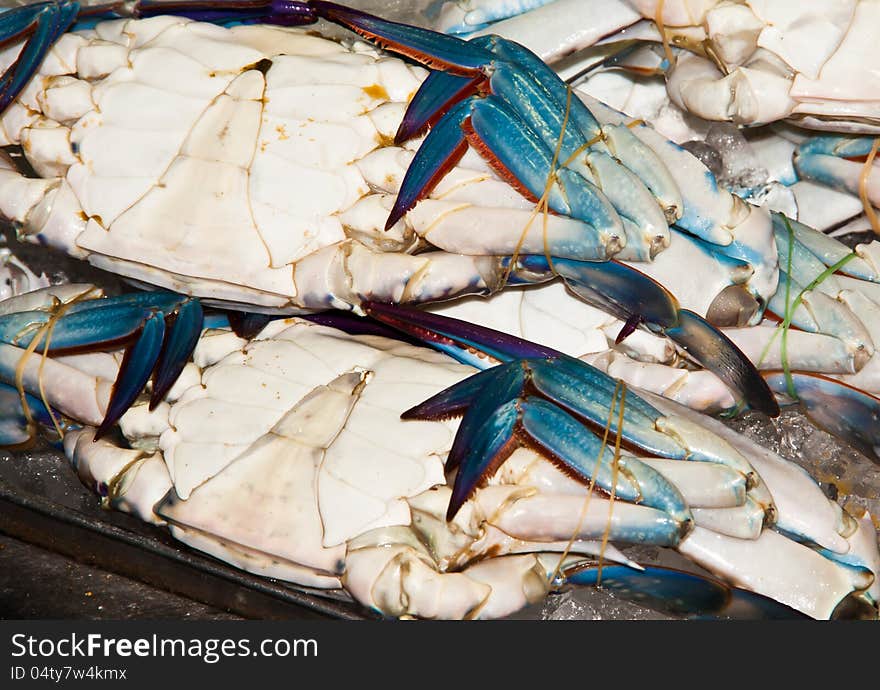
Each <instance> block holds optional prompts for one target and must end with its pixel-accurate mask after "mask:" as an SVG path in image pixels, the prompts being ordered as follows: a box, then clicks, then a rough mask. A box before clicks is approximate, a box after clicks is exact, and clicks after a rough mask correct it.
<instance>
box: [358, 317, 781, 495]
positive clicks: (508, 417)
mask: <svg viewBox="0 0 880 690" xmlns="http://www.w3.org/2000/svg"><path fill="white" fill-rule="evenodd" d="M364 308H365V310H366V312H367V313H368V314H369V315H371V316H373V317H374V318H376V319H378V320H380V321H382V322H384V323H386V324H388V325H390V326H393V327H395V328H399V329H401V330H403V331H404V332H408V333H409V334H411V335H414V336H416V337H420V338H422V339H423V340H425V342H427V343H428V344H430V345H432V346H434V347H437V348H438V349H441V350H443V351H445V352H447V353H449V354H450V355H451V356H453V357H456V358H457V359H460V361H465V362H467V363H470V364H473V365H475V366H478V367H479V368H481V369H487V367H488V370H487V371H484V372H483V373H481V374H477V375H475V376H472V377H470V378H468V379H465V380H463V381H462V382H460V383H458V384H456V385H455V386H452V387H450V388H448V389H446V390H444V391H441V392H440V393H438V394H437V395H435V396H433V397H432V398H430V399H428V400H426V401H424V402H423V403H421V404H420V405H418V406H416V407H415V408H413V409H411V410H409V411H407V412H405V413H404V415H405V416H406V417H413V418H420V419H422V418H424V419H441V418H445V417H449V416H454V415H457V414H461V413H462V412H463V411H464V410H465V409H467V413H466V414H465V418H464V419H463V420H462V424H461V426H460V427H459V434H458V436H457V438H456V441H454V442H453V448H452V450H451V451H450V458H451V463H452V465H451V466H452V467H455V466H456V465H457V464H459V463H461V466H460V467H459V478H457V480H456V481H457V484H458V492H457V493H456V498H457V499H458V498H459V497H460V496H462V495H464V496H465V497H466V496H467V495H469V494H470V493H471V492H472V491H473V489H474V488H476V487H477V486H478V485H479V484H480V483H481V482H482V481H483V477H484V476H485V475H487V474H491V473H493V472H494V471H495V469H497V466H498V465H499V464H500V460H498V461H497V462H496V458H497V457H501V456H503V457H506V455H509V453H510V452H512V448H511V447H510V446H509V445H507V443H508V442H509V441H510V440H511V438H512V437H513V436H514V435H515V434H514V432H516V434H518V435H517V436H516V438H517V440H518V441H519V440H521V439H525V440H524V441H523V442H524V443H525V444H526V445H533V446H535V447H538V448H541V449H542V452H548V450H549V453H550V454H551V456H552V454H553V453H554V452H555V449H556V447H557V446H558V444H559V438H560V435H559V434H556V435H555V436H554V437H553V438H550V437H549V436H547V435H545V434H546V430H545V429H544V428H542V425H541V424H536V423H535V422H534V418H533V420H532V421H531V422H529V423H530V424H531V429H530V430H529V429H526V430H524V431H523V430H521V429H522V427H523V426H525V424H526V422H524V421H523V420H525V418H526V415H525V414H524V409H528V408H529V406H531V405H532V400H531V398H532V396H530V395H525V396H523V395H519V396H517V397H514V396H516V394H517V392H518V391H528V392H529V393H532V392H534V394H535V395H539V396H540V398H541V399H543V400H544V401H547V402H550V403H553V405H554V406H556V407H557V408H559V409H560V411H564V412H565V413H566V415H569V416H570V417H571V418H572V419H575V418H576V419H577V420H579V421H581V422H583V423H586V424H587V425H588V426H589V427H590V428H592V429H599V430H601V429H607V430H608V433H609V434H614V435H615V436H616V435H618V434H619V435H620V436H621V437H622V439H623V440H624V441H625V442H627V443H628V444H631V445H633V446H635V447H637V448H641V449H644V450H645V451H647V452H649V453H650V454H652V455H655V456H658V457H665V458H672V459H678V460H685V459H688V460H699V461H707V462H712V463H719V464H722V465H726V466H728V467H730V468H731V469H734V470H735V471H737V472H738V473H740V475H741V476H743V477H744V478H745V481H746V485H747V487H748V488H749V490H750V491H751V492H753V493H752V495H753V497H754V498H756V499H758V500H759V501H760V502H761V503H762V505H764V506H765V510H770V509H771V504H772V499H770V497H769V494H767V492H766V490H764V489H763V488H762V487H761V482H760V479H759V477H758V476H757V474H756V473H755V472H754V470H753V469H752V467H751V466H750V464H749V463H748V462H747V461H745V460H744V459H743V458H741V456H740V455H739V454H738V453H737V452H736V451H733V450H732V448H730V446H729V445H727V444H725V443H723V442H722V443H721V445H718V444H717V443H716V441H715V437H713V436H707V435H706V434H701V433H700V431H699V429H698V428H697V427H696V425H693V424H691V423H689V422H688V421H687V420H686V419H683V418H681V417H680V416H676V415H673V416H669V417H664V415H663V413H661V412H659V411H658V410H657V408H656V407H655V406H654V405H652V404H650V403H648V402H646V401H645V400H644V399H643V398H642V397H640V396H639V395H636V394H633V393H629V394H627V396H626V400H625V403H624V404H623V412H622V413H621V414H622V421H623V424H622V425H618V423H617V420H616V419H615V415H610V418H609V410H611V409H613V407H614V406H616V404H617V403H616V402H615V393H616V389H617V386H618V384H617V382H616V381H615V380H614V379H612V378H611V377H609V376H608V375H607V374H604V373H603V372H601V371H599V370H598V369H595V368H593V367H591V366H589V365H587V364H586V363H585V362H583V361H581V360H577V359H574V358H571V357H567V356H565V355H562V354H561V353H558V352H555V351H553V350H551V349H550V348H545V347H541V346H536V345H533V344H532V343H529V342H528V341H525V340H521V339H519V338H514V337H512V336H508V335H506V334H504V333H500V332H498V331H494V330H492V329H488V328H483V327H479V326H474V325H473V324H467V323H465V322H461V321H458V320H457V319H451V318H449V317H441V316H439V315H436V314H429V313H425V312H422V311H419V310H416V309H408V308H403V307H391V306H390V305H382V304H372V303H370V304H366V305H364ZM462 352H469V354H465V355H462V354H461V353H462ZM475 352H476V353H482V356H480V355H478V354H477V355H475V354H474V353H475ZM496 358H497V359H496ZM499 360H500V361H502V362H509V364H503V365H501V367H498V368H496V369H493V368H491V367H492V365H493V364H494V363H495V362H496V361H499ZM521 372H522V373H521ZM487 391H489V392H490V393H487ZM511 400H513V401H514V402H512V403H511ZM523 400H525V403H523V402H522V401H523ZM517 401H520V402H517ZM493 403H494V406H493ZM502 404H504V405H505V409H504V410H503V411H498V407H499V405H502ZM541 409H542V410H543V409H545V408H544V407H543V406H542V407H541ZM532 414H533V415H534V417H537V416H538V415H537V414H535V413H532ZM493 415H494V417H493ZM569 416H565V415H562V414H555V413H554V414H553V417H552V418H553V419H554V423H555V424H559V425H563V424H564V425H565V427H566V429H568V431H567V432H566V433H575V430H574V428H573V426H572V425H571V422H570V421H569ZM546 419H547V417H544V420H543V424H544V425H546V424H547V423H546ZM548 428H549V427H548ZM668 431H671V433H667V432H668ZM563 437H564V436H563ZM578 438H580V437H579V436H578ZM477 439H482V441H481V444H482V445H483V446H484V447H483V450H484V451H485V456H484V457H483V458H481V457H480V455H479V453H477V452H475V451H473V446H474V444H475V443H476V440H477ZM545 443H546V444H547V445H544V444H545ZM578 443H584V444H588V443H591V442H589V441H587V440H585V439H583V440H580V441H578ZM564 445H567V444H564ZM548 447H549V448H548ZM592 448H593V451H591V452H590V453H588V454H587V455H588V456H589V458H586V459H585V461H586V464H587V466H588V467H589V468H592V467H594V466H595V464H596V458H597V457H598V456H599V454H598V447H597V446H593V447H592ZM563 450H566V452H570V453H572V454H573V455H572V457H567V456H566V457H559V456H556V459H557V460H558V461H559V464H560V466H563V467H566V468H567V469H566V471H568V472H571V473H573V474H575V475H580V476H590V477H593V473H592V470H590V471H589V472H588V473H585V472H584V468H583V463H584V461H582V460H579V459H578V458H577V457H575V456H574V454H575V453H576V452H577V451H575V450H571V451H569V450H567V449H566V448H564V449H563ZM505 453H506V455H505ZM485 458H488V460H487V459H485ZM502 459H503V458H502ZM465 463H467V464H465ZM643 476H645V477H646V478H647V477H648V476H649V475H647V474H645V475H643ZM593 479H594V480H597V479H596V478H595V477H593ZM719 481H721V482H722V483H726V480H721V479H720V478H719ZM649 484H650V482H648V481H647V480H646V486H647V485H649ZM606 486H608V487H609V488H610V486H611V485H610V484H606ZM676 491H677V490H676ZM719 491H720V492H721V493H724V492H726V491H727V489H719ZM461 500H464V499H461ZM450 508H451V509H453V506H450Z"/></svg>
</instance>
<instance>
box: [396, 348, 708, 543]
mask: <svg viewBox="0 0 880 690" xmlns="http://www.w3.org/2000/svg"><path fill="white" fill-rule="evenodd" d="M557 363H558V361H557V360H556V359H555V358H544V359H526V360H518V361H514V362H511V363H509V364H503V365H500V366H499V367H497V368H494V369H490V370H488V371H485V372H481V373H479V374H476V375H475V376H473V377H471V378H469V379H466V380H465V381H464V382H462V383H461V384H458V385H457V386H453V387H452V388H450V389H447V390H446V391H443V392H441V393H440V394H438V396H435V397H434V398H431V399H429V400H427V401H425V402H424V403H422V404H420V405H417V406H416V407H413V408H411V409H409V410H407V411H406V412H404V413H403V414H402V415H401V417H402V418H404V419H431V418H438V417H447V416H450V414H451V412H453V411H456V412H457V411H458V410H459V409H460V407H461V405H462V404H463V403H464V402H465V401H466V400H467V398H468V397H470V396H468V395H467V394H468V393H473V392H474V391H476V392H475V395H473V397H471V399H470V400H468V401H467V402H468V405H467V411H466V412H465V415H464V419H463V420H462V423H461V426H460V427H459V431H458V433H457V434H456V438H455V441H454V443H453V447H452V449H451V450H450V453H449V456H448V458H447V468H450V469H455V468H457V469H458V474H457V475H456V478H455V484H454V486H453V489H452V497H451V499H450V502H449V509H448V512H447V520H452V519H453V518H454V517H455V515H456V514H457V513H458V511H459V509H460V508H461V506H462V505H463V504H464V503H465V501H467V500H468V499H469V498H470V497H471V495H472V494H473V492H474V491H475V490H476V489H477V488H478V487H479V486H480V485H481V484H482V483H484V482H485V481H486V479H487V478H488V477H490V476H491V475H492V474H494V473H495V471H496V470H497V469H498V468H499V467H500V466H501V464H502V463H503V462H504V461H505V460H506V459H507V458H508V457H509V456H510V455H511V454H512V453H513V451H514V450H516V449H517V448H518V447H520V446H528V447H532V448H534V449H536V450H538V451H539V452H541V453H542V454H543V455H544V456H545V457H547V458H549V459H550V460H551V461H552V462H554V463H555V464H556V465H557V466H558V467H560V469H562V470H563V471H564V472H566V473H568V474H570V475H573V476H575V477H577V478H578V479H580V480H581V481H583V482H584V483H587V484H594V485H595V486H597V487H599V488H600V489H602V490H603V491H605V492H606V493H609V494H613V495H615V496H619V497H620V498H622V499H624V500H627V501H631V502H640V503H641V504H642V505H645V506H647V507H651V508H656V509H658V510H659V511H661V512H663V513H664V514H665V515H666V516H667V517H668V519H666V520H659V521H658V522H655V523H652V525H653V527H652V526H651V525H645V524H640V525H639V526H638V528H635V531H637V532H638V533H639V534H643V535H645V536H647V535H648V534H650V537H648V538H649V540H650V541H651V543H659V542H663V543H666V544H673V545H674V544H676V543H678V540H679V539H680V538H681V537H683V536H684V535H686V534H687V532H688V531H689V529H690V526H691V523H692V517H691V515H690V510H689V509H688V507H687V504H686V503H685V501H684V499H683V498H682V496H681V494H680V493H679V492H678V490H677V489H676V488H675V487H674V486H673V485H672V484H670V483H669V482H668V481H667V480H666V479H665V478H664V477H663V475H661V474H660V473H659V472H657V471H655V470H653V469H652V468H650V467H649V466H648V465H645V464H644V463H642V462H641V461H639V460H638V459H636V458H634V457H631V456H626V455H624V456H619V457H618V456H615V454H614V452H613V451H612V450H611V449H610V448H608V447H607V444H606V443H605V442H603V441H602V440H600V439H599V438H598V437H597V436H596V435H595V434H593V433H592V432H591V431H590V430H589V429H588V428H586V427H585V426H584V425H583V424H582V423H581V421H580V420H578V419H576V418H575V417H574V416H572V414H569V412H568V411H567V410H576V411H580V410H584V411H586V412H587V414H589V415H590V416H591V417H593V418H595V415H594V412H595V409H596V407H597V400H596V398H597V397H601V398H604V397H605V396H601V395H599V396H595V397H594V392H593V391H590V390H589V389H587V387H583V388H582V389H581V390H580V391H575V390H572V389H571V388H569V387H565V386H564V385H562V386H560V387H559V389H558V390H559V395H558V396H557V397H555V398H551V397H550V393H548V392H546V391H545V389H547V388H550V386H548V385H546V383H548V382H547V381H546V380H543V379H542V376H543V377H544V379H546V378H551V379H552V377H553V373H554V371H555V369H556V366H557ZM481 379H482V380H481ZM535 379H539V380H540V383H535ZM549 383H550V384H551V385H552V383H554V382H553V381H552V380H551V381H550V382H549ZM541 384H544V385H541ZM554 392H555V391H554ZM462 393H465V394H464V395H462ZM578 393H580V394H579V395H578ZM612 404H613V402H612ZM621 404H622V405H623V404H624V403H621ZM606 409H607V408H606ZM621 529H634V528H633V526H632V525H628V526H627V527H626V528H623V527H622V526H621ZM636 537H637V535H636V534H635V532H634V533H628V534H626V535H624V534H622V533H621V534H619V535H618V538H620V539H626V540H627V541H633V540H634V539H635V540H638V539H637V538H636ZM670 540H672V541H671V542H670Z"/></svg>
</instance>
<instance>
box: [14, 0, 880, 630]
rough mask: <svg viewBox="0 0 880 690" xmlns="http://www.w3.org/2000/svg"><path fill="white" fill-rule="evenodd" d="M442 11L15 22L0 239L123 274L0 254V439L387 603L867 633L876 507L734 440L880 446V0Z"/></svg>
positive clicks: (50, 8) (189, 12) (224, 9)
mask: <svg viewBox="0 0 880 690" xmlns="http://www.w3.org/2000/svg"><path fill="white" fill-rule="evenodd" d="M427 16H428V18H429V20H430V21H431V22H433V24H432V25H433V26H434V27H435V28H434V29H428V28H424V27H417V26H411V25H407V24H401V23H394V22H391V21H388V20H385V19H381V18H379V17H375V16H373V15H370V14H367V13H365V12H363V11H360V10H357V9H352V8H350V7H345V6H341V5H337V4H335V3H330V2H323V1H319V0H315V1H313V2H298V1H296V0H227V1H224V0H214V1H212V2H207V1H206V0H193V1H192V2H185V1H184V2H173V3H170V4H169V3H165V7H164V8H163V3H162V2H152V1H147V0H142V1H141V2H134V3H126V4H125V5H121V4H119V3H115V4H112V5H91V6H90V5H86V4H81V3H80V2H77V1H76V0H53V1H51V2H39V3H35V4H29V5H24V6H22V7H19V8H16V9H12V10H6V11H4V12H3V13H0V45H3V46H4V49H3V52H2V53H0V70H3V73H2V77H0V111H2V116H0V145H3V146H5V147H8V148H9V149H10V150H13V149H14V150H16V151H19V152H20V154H21V155H20V159H19V160H18V161H13V159H12V158H10V157H8V156H7V157H5V158H4V159H3V162H2V165H0V214H2V215H3V216H4V217H5V218H6V219H8V221H10V222H11V223H12V225H13V227H14V228H15V230H16V231H17V234H18V236H19V238H20V239H22V240H26V241H30V242H34V243H37V244H40V245H43V246H46V247H47V248H50V249H52V250H56V251H58V250H60V251H62V252H64V253H66V254H68V255H70V256H73V257H76V258H80V259H84V260H86V261H88V262H89V263H91V264H92V265H94V266H96V267H98V268H101V269H105V270H107V271H110V272H112V273H115V274H118V275H119V276H122V277H123V278H124V279H125V280H126V281H128V282H129V283H130V284H131V285H132V291H130V292H126V293H125V294H122V295H114V296H107V295H105V294H104V291H103V290H102V289H100V288H99V287H96V286H95V285H91V284H77V283H74V284H61V285H53V286H49V287H45V286H40V287H39V288H38V289H33V290H31V291H25V289H26V288H27V287H28V285H27V283H28V280H26V278H27V275H28V274H26V273H23V272H22V270H23V269H19V268H16V269H15V271H17V272H18V273H16V279H17V282H16V283H15V287H16V288H19V289H18V290H16V291H17V292H20V293H21V294H17V295H15V296H12V297H10V298H8V299H6V300H4V301H2V302H0V379H2V381H3V382H4V383H3V384H2V385H0V404H2V406H3V414H2V419H0V442H2V444H4V445H7V446H21V445H25V444H28V443H31V442H32V441H33V439H34V437H35V436H36V435H38V434H39V435H42V436H48V437H50V438H52V439H54V440H55V441H56V442H58V443H60V444H62V445H63V448H64V450H65V452H66V454H67V456H68V457H69V459H70V462H71V464H72V466H73V467H74V468H75V470H76V472H77V473H78V474H79V476H80V478H81V479H82V480H83V481H84V482H85V483H86V484H87V485H89V486H90V487H92V488H94V489H95V491H96V492H97V493H98V494H99V495H100V496H101V500H102V501H103V502H104V503H105V505H107V506H108V507H112V508H116V509H119V510H123V511H127V512H130V513H132V514H134V515H136V516H137V517H139V518H141V519H143V520H145V521H147V522H151V523H154V524H158V525H165V526H167V528H168V529H169V530H170V532H171V534H172V535H173V536H174V537H175V538H177V539H179V540H181V541H182V542H185V543H186V544H188V545H190V546H192V547H194V548H196V549H200V550H202V551H204V552H207V553H209V554H211V555H213V556H216V557H218V558H221V559H223V560H225V561H228V562H230V563H232V564H234V565H236V566H238V567H241V568H244V569H246V570H248V571H251V572H254V573H258V574H261V575H265V576H267V577H273V578H279V579H282V580H285V581H290V582H294V583H298V584H301V585H306V586H310V587H319V588H330V589H336V588H343V589H344V590H345V591H346V592H347V593H348V594H349V595H350V596H351V597H353V598H354V599H355V600H356V601H358V602H360V603H362V604H363V605H364V606H366V607H369V608H371V609H373V610H375V611H377V612H379V613H381V614H383V615H387V616H398V617H423V618H477V617H479V618H492V617H500V616H505V615H509V614H511V613H513V612H515V611H517V610H519V609H520V608H522V607H524V606H526V605H527V604H530V603H534V602H537V601H540V600H541V599H543V598H544V597H545V596H546V595H547V594H548V593H549V592H553V591H558V590H559V589H561V588H565V587H568V586H570V585H573V584H594V585H595V584H600V585H602V586H605V587H608V588H611V589H612V590H614V591H616V592H618V593H619V594H620V595H622V596H633V597H636V598H638V599H639V600H641V601H649V602H652V603H653V604H655V605H657V606H660V607H663V608H665V609H666V610H670V611H673V612H674V613H676V614H678V615H684V616H720V617H725V616H737V617H740V616H742V617H797V616H807V617H812V618H831V617H835V618H842V617H861V618H876V617H877V616H878V601H880V579H878V576H880V553H878V537H877V527H876V523H875V522H874V521H873V520H874V519H876V516H872V515H871V514H870V513H868V512H864V511H863V512H861V513H860V514H853V512H854V511H853V512H851V511H850V510H844V509H843V508H841V506H840V505H839V503H838V502H837V501H833V500H830V499H829V498H828V497H826V495H825V493H824V492H823V490H822V489H821V488H820V486H819V484H817V483H816V481H814V480H813V478H811V477H810V475H809V474H808V473H807V472H806V471H804V470H803V469H801V468H800V467H798V466H797V465H795V464H794V463H792V462H790V461H788V460H787V459H785V458H783V457H781V456H780V455H777V454H776V453H774V452H772V451H771V450H769V449H767V448H764V447H762V446H761V445H759V444H757V443H755V442H753V441H750V440H749V439H748V438H746V437H745V436H744V435H742V434H739V433H735V432H733V431H732V430H731V428H730V427H729V426H727V425H726V424H725V423H723V422H722V421H719V420H718V419H717V418H715V417H713V416H710V415H711V414H717V413H725V414H728V415H735V414H737V413H739V412H741V411H743V410H746V409H752V410H756V411H758V412H760V413H762V414H765V415H769V416H775V415H778V414H779V406H780V404H789V403H798V404H800V405H801V406H802V407H803V409H804V410H805V411H806V413H807V414H808V415H809V416H810V418H811V419H812V420H813V421H814V422H815V423H816V424H817V425H819V426H820V427H822V428H824V429H826V430H827V431H828V432H830V433H832V434H835V435H837V436H839V437H841V438H844V439H845V440H846V441H847V442H848V443H852V444H853V445H854V446H855V447H856V448H858V449H859V450H861V451H862V452H864V453H866V454H868V455H870V456H872V457H873V456H874V454H875V452H877V451H876V449H877V448H878V447H880V426H878V420H880V398H878V397H877V396H878V395H880V378H878V372H880V355H878V358H877V359H875V350H876V348H877V347H878V346H880V330H878V324H880V244H878V243H877V242H876V241H874V240H873V234H874V233H875V232H880V224H878V221H877V217H876V211H875V210H874V208H873V204H878V203H880V163H875V162H874V161H875V155H876V152H877V144H878V141H880V140H878V139H877V138H875V137H876V136H878V135H880V73H878V71H877V70H876V69H874V68H872V66H871V62H870V61H867V60H865V59H864V57H865V55H866V54H868V51H870V50H871V49H872V48H873V46H874V45H876V40H877V38H880V36H878V35H877V34H878V31H880V29H878V27H880V1H878V0H861V1H856V0H849V1H847V2H839V1H835V2H817V3H797V4H796V3H789V2H779V3H773V4H772V5H771V4H770V3H763V2H755V1H741V2H730V1H725V2H713V1H710V0H703V1H702V2H700V1H697V0H694V1H692V2H687V1H685V0H679V1H675V0H666V2H662V1H659V2H649V1H648V0H629V1H626V2H624V1H623V0H617V1H605V2H598V1H597V0H590V1H587V2H585V1H583V0H578V2H572V1H570V0H555V1H554V2H540V1H538V2H535V1H532V2H522V3H516V2H514V3H511V2H489V1H488V0H457V1H456V2H452V1H451V0H450V1H447V2H439V3H433V4H432V6H431V7H430V11H429V12H428V15H427ZM329 24H335V25H338V26H341V27H343V28H344V29H345V32H344V33H342V34H340V33H339V31H336V33H335V34H334V36H335V37H334V38H330V37H329V36H330V34H329V33H325V32H326V31H327V27H328V25H329ZM436 29H439V31H438V30H436ZM339 36H342V38H339ZM460 36H464V38H462V37H460ZM710 121H712V122H710ZM720 122H726V123H728V124H719V123H720ZM820 130H822V131H820ZM719 133H721V134H720V135H719ZM707 134H708V135H710V136H709V139H712V137H713V136H714V138H715V139H719V138H726V139H727V140H728V141H729V142H732V143H731V145H730V146H729V147H728V149H727V150H723V151H721V152H720V153H719V152H718V151H717V150H713V149H711V148H709V147H708V146H706V145H705V144H695V143H694V141H695V140H705V139H706V138H707ZM733 149H738V150H740V151H745V152H746V155H747V156H748V157H749V161H750V162H751V170H750V173H752V174H750V175H745V176H743V175H739V176H737V175H732V174H730V172H731V169H732V168H733V167H735V165H734V163H732V162H731V161H732V160H733V158H731V156H732V155H733ZM22 158H23V159H24V160H26V163H27V165H26V166H24V165H22V164H21V162H22V161H21V159H22ZM25 168H27V169H26V170H25ZM756 170H757V171H760V173H761V174H759V175H757V176H756V175H755V174H753V173H755V171H756ZM838 237H840V238H842V239H845V240H846V242H842V241H840V239H838ZM30 287H37V286H36V285H33V284H32V285H30ZM135 288H138V289H135ZM843 498H844V497H841V500H842V499H843ZM634 545H635V546H639V545H650V546H656V547H664V548H665V549H669V550H671V551H674V552H676V553H677V554H678V557H680V561H681V562H682V563H685V564H687V567H686V568H685V569H672V568H668V567H661V566H659V565H655V564H647V563H639V562H636V560H634V555H633V554H634V553H636V552H634V551H633V550H632V549H631V548H630V547H632V546H634Z"/></svg>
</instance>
